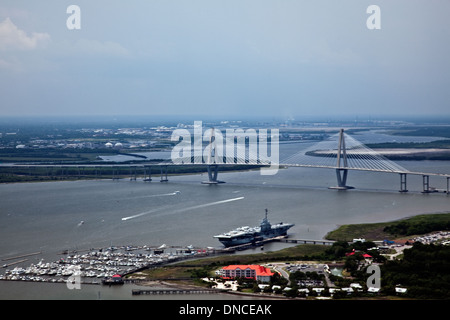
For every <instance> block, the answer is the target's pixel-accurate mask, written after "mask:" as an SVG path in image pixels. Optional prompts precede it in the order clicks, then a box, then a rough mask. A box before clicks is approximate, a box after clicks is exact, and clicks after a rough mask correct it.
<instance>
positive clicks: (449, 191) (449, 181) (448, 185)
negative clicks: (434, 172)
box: [447, 177, 450, 194]
mask: <svg viewBox="0 0 450 320" xmlns="http://www.w3.org/2000/svg"><path fill="white" fill-rule="evenodd" d="M449 187H450V177H447V194H449V193H450V190H449Z"/></svg>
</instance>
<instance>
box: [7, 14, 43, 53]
mask: <svg viewBox="0 0 450 320" xmlns="http://www.w3.org/2000/svg"><path fill="white" fill-rule="evenodd" d="M49 41H50V35H49V34H48V33H38V32H33V33H32V34H31V36H29V35H27V33H26V32H25V31H23V30H20V29H19V28H18V27H17V26H16V25H15V24H14V23H13V22H12V21H11V19H10V18H6V19H5V20H4V21H3V22H1V23H0V50H1V51H5V50H33V49H36V48H38V47H39V46H42V45H45V44H46V43H48V42H49Z"/></svg>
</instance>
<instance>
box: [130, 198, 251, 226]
mask: <svg viewBox="0 0 450 320" xmlns="http://www.w3.org/2000/svg"><path fill="white" fill-rule="evenodd" d="M242 199H244V197H237V198H231V199H226V200H219V201H214V202H209V203H204V204H199V205H195V206H191V207H186V208H181V209H177V210H173V211H172V213H180V212H185V211H190V210H195V209H200V208H206V207H210V206H215V205H218V204H222V203H228V202H233V201H238V200H242ZM162 209H166V208H156V209H153V210H150V211H146V212H141V213H138V214H135V215H133V216H129V217H124V218H122V221H126V220H130V219H134V218H138V217H142V216H145V215H147V214H150V213H154V212H157V211H160V210H162Z"/></svg>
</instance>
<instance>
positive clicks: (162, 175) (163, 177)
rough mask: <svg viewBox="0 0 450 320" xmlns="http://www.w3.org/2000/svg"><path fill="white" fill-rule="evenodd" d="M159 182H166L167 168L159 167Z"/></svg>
mask: <svg viewBox="0 0 450 320" xmlns="http://www.w3.org/2000/svg"><path fill="white" fill-rule="evenodd" d="M160 181H161V182H167V181H169V179H167V166H161V180H160Z"/></svg>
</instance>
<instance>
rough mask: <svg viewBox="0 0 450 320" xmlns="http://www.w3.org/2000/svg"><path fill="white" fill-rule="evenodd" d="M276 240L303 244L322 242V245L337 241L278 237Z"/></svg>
mask: <svg viewBox="0 0 450 320" xmlns="http://www.w3.org/2000/svg"><path fill="white" fill-rule="evenodd" d="M274 241H278V242H285V243H303V244H320V245H333V243H334V242H335V241H333V240H311V239H289V238H285V239H277V240H274Z"/></svg>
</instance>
